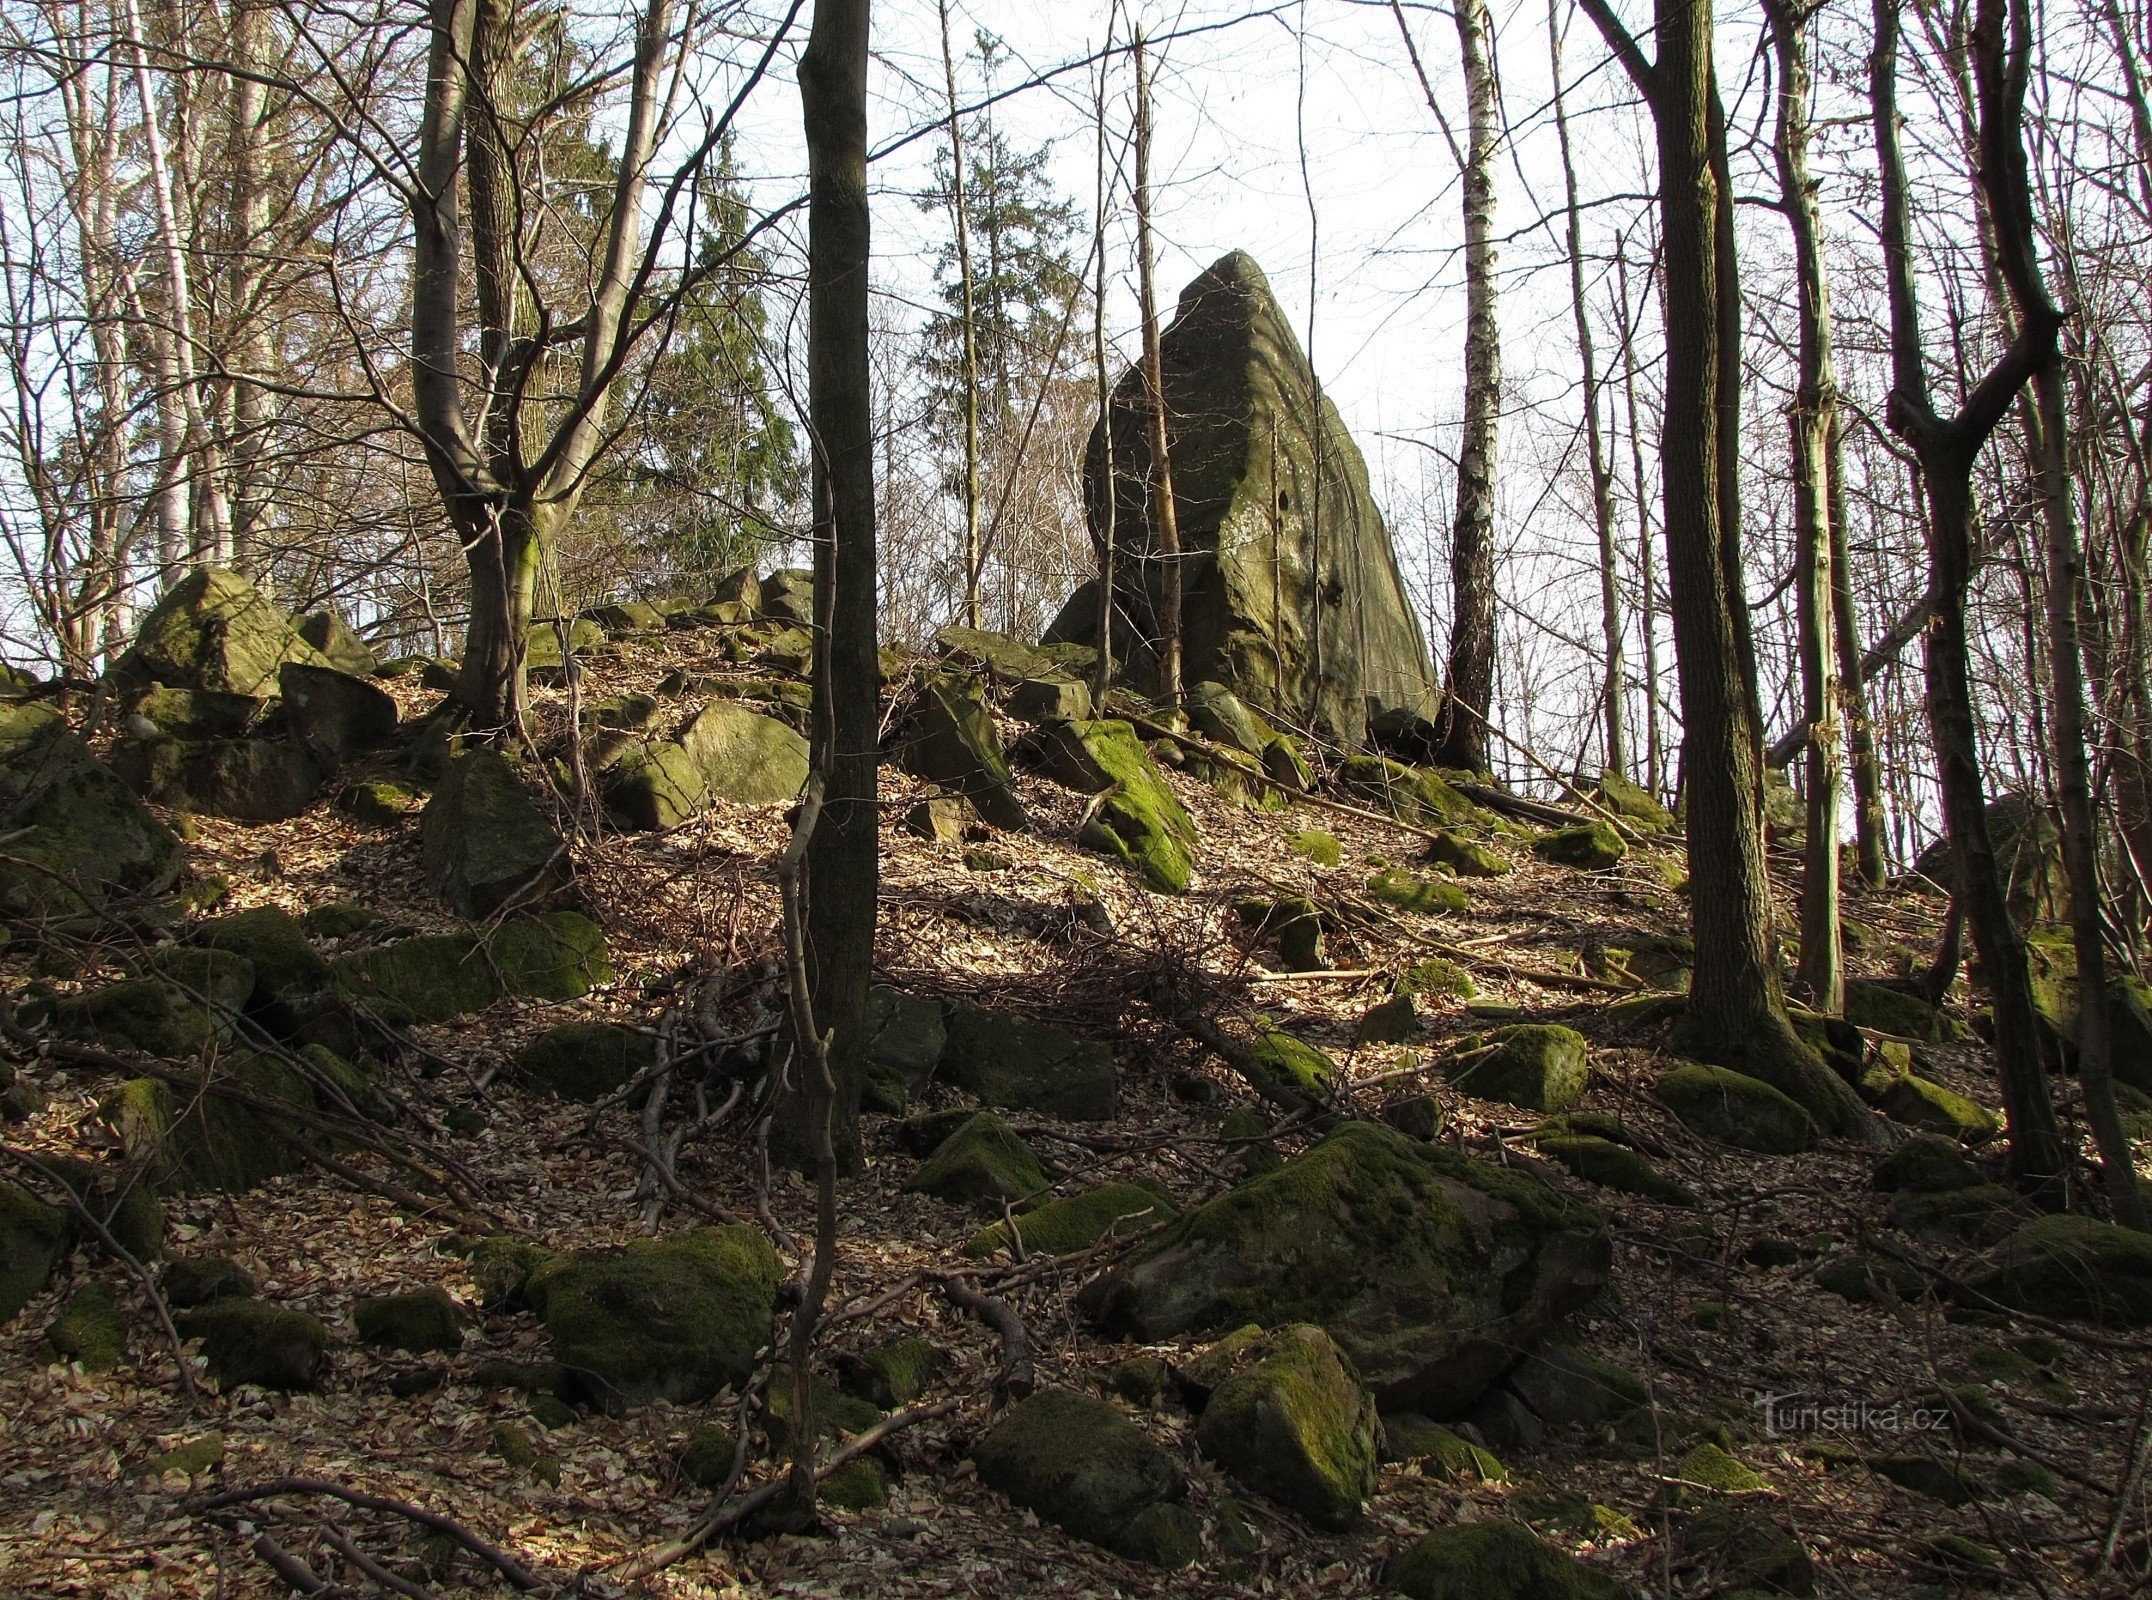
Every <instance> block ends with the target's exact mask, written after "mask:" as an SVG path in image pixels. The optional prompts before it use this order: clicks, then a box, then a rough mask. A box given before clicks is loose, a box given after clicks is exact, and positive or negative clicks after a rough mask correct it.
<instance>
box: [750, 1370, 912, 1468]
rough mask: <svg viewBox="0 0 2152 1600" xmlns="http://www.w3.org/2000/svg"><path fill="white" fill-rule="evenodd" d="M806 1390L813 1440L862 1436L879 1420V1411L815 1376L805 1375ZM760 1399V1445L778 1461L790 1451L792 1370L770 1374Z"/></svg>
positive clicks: (868, 1402) (867, 1402)
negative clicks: (810, 1411)
mask: <svg viewBox="0 0 2152 1600" xmlns="http://www.w3.org/2000/svg"><path fill="white" fill-rule="evenodd" d="M807 1389H808V1396H809V1398H808V1404H809V1406H810V1408H811V1409H812V1410H813V1412H814V1432H815V1437H816V1438H817V1439H831V1438H837V1437H840V1436H843V1435H850V1434H860V1433H865V1432H866V1431H867V1430H868V1429H869V1428H871V1427H873V1426H874V1425H875V1424H876V1423H877V1422H879V1421H881V1420H882V1413H881V1410H880V1408H879V1407H877V1406H875V1405H874V1404H873V1403H872V1402H870V1401H867V1400H863V1399H861V1398H860V1397H859V1396H858V1395H855V1394H850V1393H847V1392H846V1391H845V1390H843V1389H840V1388H838V1387H837V1386H836V1385H835V1384H833V1383H831V1382H830V1381H829V1380H828V1379H827V1378H825V1377H823V1376H822V1375H821V1374H820V1373H819V1372H809V1373H808V1374H807ZM763 1396H764V1399H763V1409H762V1416H761V1418H760V1421H761V1425H762V1438H763V1443H764V1444H765V1446H766V1447H767V1448H768V1451H769V1454H770V1455H771V1456H772V1457H773V1458H779V1459H781V1458H783V1457H784V1456H786V1455H788V1454H790V1452H791V1449H792V1419H793V1415H794V1411H793V1396H792V1368H791V1367H789V1366H779V1367H777V1368H775V1369H774V1370H772V1372H771V1373H770V1382H769V1387H768V1388H767V1389H765V1390H764V1391H763Z"/></svg>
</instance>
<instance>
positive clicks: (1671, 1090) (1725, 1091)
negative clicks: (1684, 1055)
mask: <svg viewBox="0 0 2152 1600" xmlns="http://www.w3.org/2000/svg"><path fill="white" fill-rule="evenodd" d="M1659 1098H1660V1099H1661V1100H1664V1101H1665V1102H1666V1104H1667V1107H1668V1109H1669V1110H1671V1111H1672V1112H1673V1113H1674V1115H1675V1116H1677V1117H1679V1118H1680V1119H1681V1121H1682V1122H1683V1124H1684V1125H1686V1126H1687V1127H1688V1128H1689V1129H1690V1131H1692V1132H1694V1133H1697V1134H1701V1135H1702V1136H1703V1137H1704V1138H1706V1139H1712V1140H1716V1141H1717V1142H1718V1143H1720V1144H1726V1145H1732V1146H1733V1147H1734V1148H1736V1149H1738V1150H1753V1151H1756V1152H1757V1153H1758V1154H1760V1155H1772V1156H1794V1155H1800V1154H1801V1153H1802V1152H1803V1151H1806V1150H1809V1149H1812V1148H1813V1147H1814V1146H1815V1143H1816V1125H1815V1123H1814V1122H1813V1121H1811V1120H1810V1119H1809V1115H1808V1113H1807V1112H1806V1111H1803V1110H1802V1109H1801V1107H1800V1106H1799V1105H1798V1104H1797V1103H1795V1102H1794V1101H1793V1100H1791V1099H1789V1098H1788V1097H1787V1096H1785V1095H1783V1094H1781V1093H1779V1091H1778V1090H1776V1089H1774V1088H1772V1087H1771V1086H1770V1085H1769V1084H1768V1083H1765V1082H1763V1081H1762V1080H1761V1079H1758V1078H1751V1077H1749V1076H1748V1075H1747V1074H1746V1073H1740V1072H1732V1071H1729V1070H1728V1069H1727V1068H1725V1067H1707V1066H1701V1065H1697V1064H1695V1063H1690V1064H1687V1065H1683V1066H1679V1067H1676V1068H1674V1069H1673V1070H1672V1071H1671V1072H1669V1073H1667V1074H1666V1075H1665V1076H1664V1077H1662V1078H1660V1080H1659Z"/></svg>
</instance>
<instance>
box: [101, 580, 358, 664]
mask: <svg viewBox="0 0 2152 1600" xmlns="http://www.w3.org/2000/svg"><path fill="white" fill-rule="evenodd" d="M287 661H299V662H306V663H309V664H311V665H315V666H325V665H328V664H329V662H328V658H327V657H326V656H324V655H323V654H322V653H321V652H320V651H318V650H316V649H315V648H314V647H313V646H312V645H311V644H309V643H307V641H306V640H305V639H304V638H303V637H302V636H301V634H300V630H299V628H298V627H297V626H296V625H295V624H294V623H293V621H292V619H291V618H290V617H289V616H288V615H286V614H285V612H284V611H283V609H282V608H281V607H279V606H278V605H277V604H276V602H275V601H273V600H271V599H270V598H269V597H268V596H267V595H265V594H263V593H262V592H261V591H260V590H259V589H257V588H255V587H254V585H253V584H251V583H249V582H247V580H246V579H244V578H242V577H241V576H239V574H238V573H236V572H227V571H225V570H224V569H223V568H221V567H196V568H195V569H194V570H193V571H191V572H189V573H187V574H186V575H185V576H184V577H182V578H181V579H180V580H179V581H178V582H176V583H174V584H173V585H172V586H171V587H170V588H169V589H167V590H165V592H164V595H163V598H161V599H160V600H158V602H157V604H156V605H155V606H153V607H152V608H151V609H150V612H149V614H148V615H147V616H145V617H143V618H142V620H141V621H140V622H139V623H137V624H136V626H135V639H134V644H133V646H132V647H131V648H129V650H128V651H127V653H126V654H125V655H123V656H122V657H121V658H120V660H119V662H118V663H117V665H116V666H115V667H114V669H113V676H114V677H115V678H118V679H121V680H123V681H126V680H132V681H136V682H143V681H147V682H150V683H161V684H167V685H170V686H171V687H173V688H179V689H214V690H220V691H222V692H224V693H227V694H245V695H257V696H268V695H273V694H275V693H276V692H277V669H278V668H279V667H281V666H283V664H284V663H285V662H287Z"/></svg>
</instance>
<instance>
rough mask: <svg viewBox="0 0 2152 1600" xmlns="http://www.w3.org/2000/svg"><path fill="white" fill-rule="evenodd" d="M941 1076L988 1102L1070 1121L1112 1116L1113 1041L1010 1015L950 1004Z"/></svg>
mask: <svg viewBox="0 0 2152 1600" xmlns="http://www.w3.org/2000/svg"><path fill="white" fill-rule="evenodd" d="M939 1075H940V1076H941V1077H942V1078H943V1079H944V1080H946V1081H947V1082H950V1083H953V1084H955V1085H956V1086H957V1087H958V1088H960V1089H963V1090H965V1091H967V1092H969V1093H971V1094H973V1095H976V1096H977V1097H978V1098H979V1099H980V1100H981V1101H983V1102H984V1103H985V1104H987V1105H990V1106H1000V1107H1004V1108H1014V1109H1018V1110H1026V1111H1041V1112H1044V1113H1045V1114H1046V1115H1048V1116H1053V1117H1065V1118H1067V1119H1068V1120H1070V1121H1072V1122H1096V1121H1101V1120H1103V1119H1105V1118H1107V1117H1110V1116H1112V1115H1113V1113H1114V1105H1115V1098H1116V1091H1115V1078H1114V1065H1113V1049H1112V1047H1111V1046H1110V1045H1107V1044H1104V1043H1101V1042H1099V1041H1096V1040H1091V1039H1080V1038H1078V1037H1077V1036H1076V1035H1075V1034H1072V1033H1069V1032H1067V1031H1066V1030H1065V1029H1061V1028H1057V1027H1054V1026H1053V1025H1052V1024H1050V1023H1045V1022H1035V1021H1033V1020H1032V1019H1030V1018H1029V1017H1020V1016H1016V1015H1014V1014H1013V1013H1010V1012H1005V1011H987V1010H984V1009H982V1008H981V1007H978V1006H973V1005H965V1004H958V1005H953V1006H951V1007H950V1008H949V1013H948V1023H947V1033H946V1037H945V1042H944V1044H943V1047H942V1052H941V1058H940V1067H939Z"/></svg>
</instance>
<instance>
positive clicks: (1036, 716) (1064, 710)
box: [1003, 674, 1091, 725]
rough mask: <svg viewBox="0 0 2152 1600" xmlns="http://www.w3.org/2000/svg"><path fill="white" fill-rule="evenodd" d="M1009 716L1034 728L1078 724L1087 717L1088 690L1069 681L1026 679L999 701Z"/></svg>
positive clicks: (1088, 714) (1051, 678)
mask: <svg viewBox="0 0 2152 1600" xmlns="http://www.w3.org/2000/svg"><path fill="white" fill-rule="evenodd" d="M1003 704H1004V705H1005V706H1006V708H1007V710H1008V713H1009V715H1010V716H1012V717H1014V718H1016V720H1017V721H1019V722H1029V723H1032V724H1034V725H1038V724H1043V723H1048V722H1082V721H1084V720H1086V719H1087V718H1088V717H1089V716H1090V715H1091V691H1090V689H1089V687H1087V686H1086V685H1084V684H1081V683H1078V682H1077V681H1076V680H1075V679H1073V678H1064V677H1061V676H1059V675H1058V674H1056V675H1055V676H1053V677H1041V678H1026V679H1025V680H1024V681H1023V682H1022V683H1019V684H1018V685H1017V686H1016V687H1015V688H1014V689H1011V690H1010V691H1009V698H1008V699H1007V700H1006V701H1005V702H1003Z"/></svg>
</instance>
